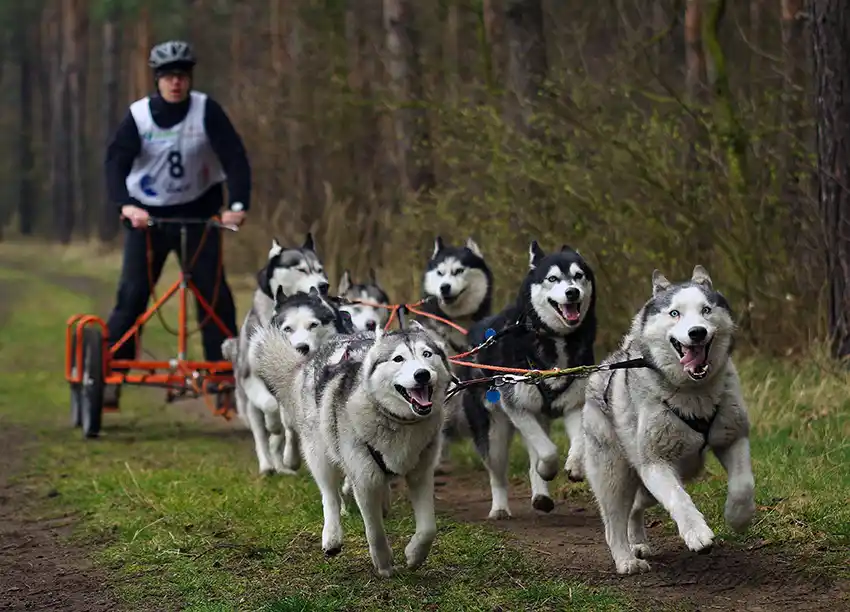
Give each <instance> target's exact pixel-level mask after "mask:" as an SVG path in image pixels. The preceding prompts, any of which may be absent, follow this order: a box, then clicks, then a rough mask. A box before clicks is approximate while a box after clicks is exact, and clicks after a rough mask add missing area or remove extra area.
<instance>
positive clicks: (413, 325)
mask: <svg viewBox="0 0 850 612" xmlns="http://www.w3.org/2000/svg"><path fill="white" fill-rule="evenodd" d="M409 325H410V329H412V330H414V331H423V332H424V331H425V327H424V326H423V325H422V323H420V322H419V321H416V320H413V321H411V322H410V324H409Z"/></svg>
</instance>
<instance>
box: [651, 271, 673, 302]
mask: <svg viewBox="0 0 850 612" xmlns="http://www.w3.org/2000/svg"><path fill="white" fill-rule="evenodd" d="M669 287H670V281H668V280H667V277H666V276H664V275H663V274H661V272H660V271H659V270H653V271H652V295H653V297H654V296H656V295H658V294H659V293H661V292H662V291H665V290H666V289H669Z"/></svg>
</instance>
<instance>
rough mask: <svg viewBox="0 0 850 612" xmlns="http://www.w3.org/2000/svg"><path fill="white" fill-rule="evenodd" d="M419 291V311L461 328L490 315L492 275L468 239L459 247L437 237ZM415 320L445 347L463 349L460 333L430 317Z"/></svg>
mask: <svg viewBox="0 0 850 612" xmlns="http://www.w3.org/2000/svg"><path fill="white" fill-rule="evenodd" d="M422 293H423V294H424V297H425V299H426V300H428V301H427V302H425V304H423V305H422V307H421V308H420V310H422V311H423V312H427V313H429V314H432V315H436V316H438V317H441V318H443V319H447V320H449V321H452V322H453V323H456V324H457V325H460V326H461V327H464V328H465V329H468V328H469V326H470V325H472V324H473V323H475V322H476V321H480V320H481V319H483V318H484V317H486V316H487V315H489V314H490V309H491V307H492V302H493V274H492V272H490V268H489V267H488V266H487V263H486V262H485V261H484V255H482V254H481V249H479V248H478V245H477V244H476V243H475V241H474V240H473V239H472V238H468V239H467V240H466V244H465V245H464V246H462V247H452V246H446V244H445V243H444V242H443V239H442V237H440V236H437V238H436V240H435V241H434V252H433V253H432V254H431V258H430V259H429V260H428V265H427V268H426V270H425V276H424V277H423V280H422ZM417 320H418V321H419V322H420V323H421V324H422V325H424V326H425V328H426V329H428V330H429V331H433V332H436V334H437V336H438V337H439V338H441V339H442V340H443V342H445V343H446V344H447V348H449V350H452V351H454V353H461V352H463V351H465V350H466V348H467V346H468V344H467V339H466V337H465V336H464V334H463V333H461V332H459V331H458V330H456V329H454V328H453V327H450V326H448V325H446V324H445V323H441V322H439V321H435V320H433V319H431V318H427V317H421V318H417Z"/></svg>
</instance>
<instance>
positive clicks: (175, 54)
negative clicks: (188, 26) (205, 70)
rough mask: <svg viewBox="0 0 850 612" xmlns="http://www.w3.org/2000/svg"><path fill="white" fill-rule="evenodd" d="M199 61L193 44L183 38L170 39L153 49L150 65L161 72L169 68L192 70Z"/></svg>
mask: <svg viewBox="0 0 850 612" xmlns="http://www.w3.org/2000/svg"><path fill="white" fill-rule="evenodd" d="M196 63H197V60H196V59H195V53H194V52H193V51H192V46H191V45H190V44H189V43H187V42H185V41H182V40H169V41H166V42H164V43H160V44H158V45H156V46H155V47H154V48H153V49H151V54H150V57H149V58H148V65H149V66H150V67H151V68H153V69H154V70H155V71H157V72H159V71H162V70H165V69H168V68H180V69H184V70H191V68H192V66H194V65H195V64H196Z"/></svg>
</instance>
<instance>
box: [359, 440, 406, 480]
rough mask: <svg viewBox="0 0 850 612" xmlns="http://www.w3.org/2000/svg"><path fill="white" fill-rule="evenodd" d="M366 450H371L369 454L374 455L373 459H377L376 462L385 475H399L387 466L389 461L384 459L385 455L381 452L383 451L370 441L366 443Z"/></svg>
mask: <svg viewBox="0 0 850 612" xmlns="http://www.w3.org/2000/svg"><path fill="white" fill-rule="evenodd" d="M366 450H368V451H369V454H370V455H372V459H374V460H375V463H377V464H378V468H380V470H381V471H382V472H383V473H384V474H385V475H387V476H398V474H396V473H395V472H393V471H392V470H391V469H390V468H388V467H387V462H386V461H384V456H383V455H382V454H381V451H378V450H375V448H374V447H373V446H372V445H371V444H369V443H367V444H366Z"/></svg>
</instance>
